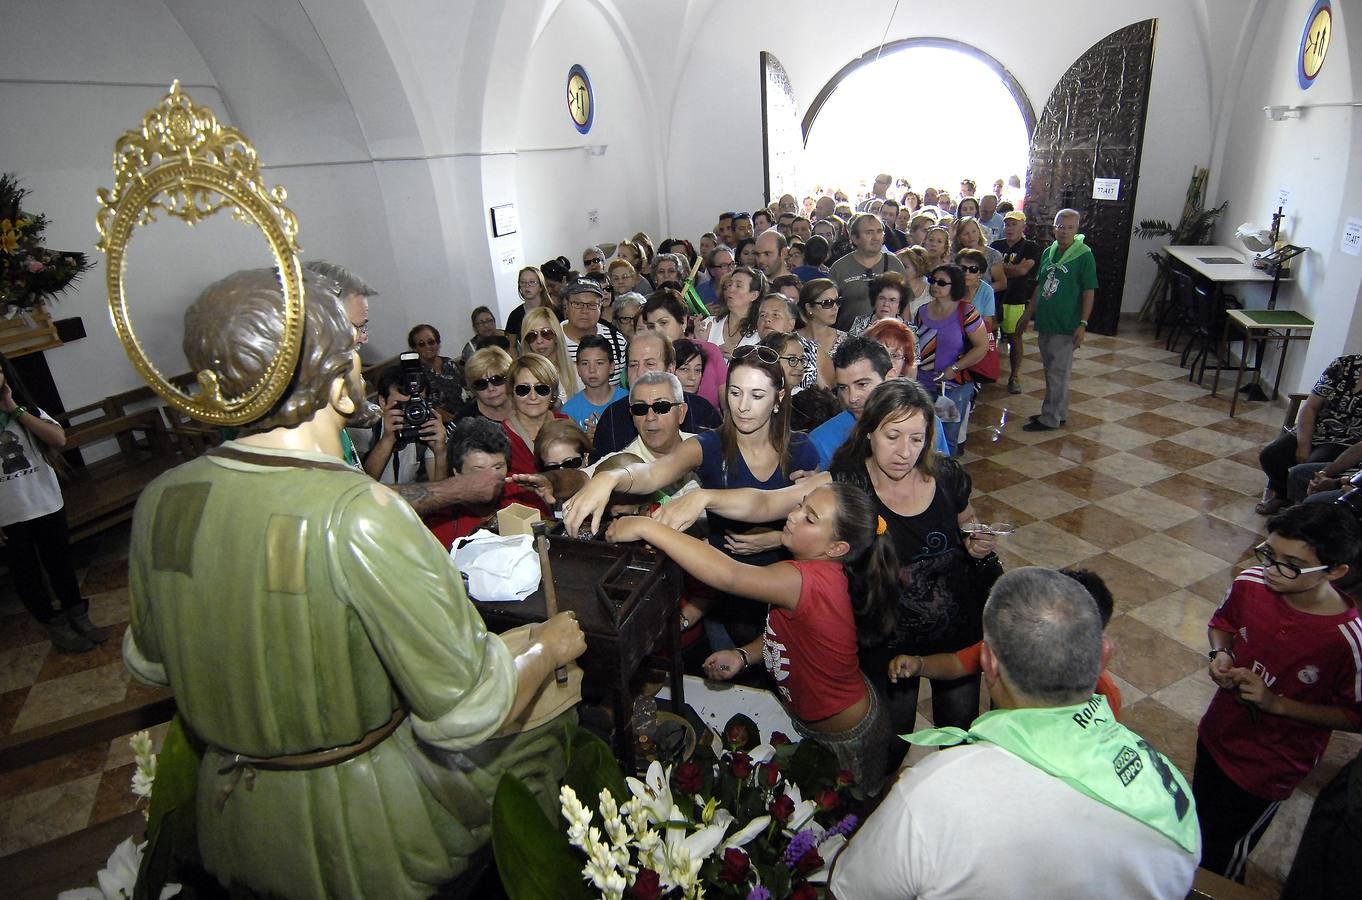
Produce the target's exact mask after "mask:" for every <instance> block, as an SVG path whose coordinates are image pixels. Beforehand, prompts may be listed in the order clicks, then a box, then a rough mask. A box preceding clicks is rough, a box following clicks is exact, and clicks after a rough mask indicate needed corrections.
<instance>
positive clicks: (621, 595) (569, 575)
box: [473, 536, 685, 764]
mask: <svg viewBox="0 0 1362 900" xmlns="http://www.w3.org/2000/svg"><path fill="white" fill-rule="evenodd" d="M549 559H550V562H551V565H552V568H553V583H554V586H555V587H556V589H557V594H558V611H559V612H564V611H566V610H569V609H570V610H572V611H574V612H575V613H577V621H578V622H580V623H581V626H582V631H583V632H585V634H586V653H585V654H583V655H582V658H581V659H579V660H578V661H577V662H578V664H579V665H580V666H581V667H582V678H583V680H582V689H583V694H585V695H588V696H589V695H591V694H592V693H601V694H605V695H608V696H609V697H610V699H611V705H612V707H613V709H614V714H615V732H614V738H615V752H616V753H617V754H619V757H620V759H621V760H624V761H625V762H626V764H627V763H628V761H629V760H631V759H632V754H633V745H634V734H633V728H632V724H631V721H630V718H631V714H632V712H633V704H634V697H635V696H637V693H638V687H639V686H638V685H637V684H636V683H635V676H636V675H637V674H638V672H639V670H640V669H641V668H643V666H644V664H645V663H647V664H649V665H652V666H656V667H658V668H661V669H663V670H664V671H666V672H667V673H668V676H669V679H670V683H671V694H672V698H673V701H672V702H673V703H674V704H675V708H680V705H681V704H682V703H684V702H685V693H684V692H685V687H684V683H683V680H682V670H681V623H680V612H681V605H680V597H681V573H680V570H679V569H678V568H677V567H676V565H675V564H674V563H673V562H672V561H671V560H669V559H668V558H667V557H666V556H663V555H662V554H659V553H657V552H656V551H653V550H651V549H649V548H647V547H645V546H643V545H642V544H629V545H623V544H607V543H605V542H603V541H579V540H574V539H572V538H567V537H561V536H553V537H550V538H549ZM473 602H474V605H475V606H476V607H477V608H478V612H480V613H481V614H482V618H483V621H485V622H486V623H487V627H488V629H490V630H491V631H495V632H502V631H509V630H510V629H512V628H516V627H519V626H521V625H526V624H529V623H532V622H542V621H544V619H545V618H546V616H545V607H544V594H543V591H542V589H541V590H538V591H535V592H534V593H533V594H531V595H530V596H528V597H526V598H525V599H524V600H522V601H520V602H519V603H483V602H480V601H477V600H474V601H473Z"/></svg>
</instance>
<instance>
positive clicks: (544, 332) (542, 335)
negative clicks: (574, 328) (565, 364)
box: [525, 328, 558, 341]
mask: <svg viewBox="0 0 1362 900" xmlns="http://www.w3.org/2000/svg"><path fill="white" fill-rule="evenodd" d="M531 338H539V339H540V340H541V341H547V340H548V339H549V338H553V339H554V340H557V338H558V334H557V332H555V331H554V330H553V329H552V328H541V329H539V330H538V331H527V332H525V340H527V341H528V340H530V339H531Z"/></svg>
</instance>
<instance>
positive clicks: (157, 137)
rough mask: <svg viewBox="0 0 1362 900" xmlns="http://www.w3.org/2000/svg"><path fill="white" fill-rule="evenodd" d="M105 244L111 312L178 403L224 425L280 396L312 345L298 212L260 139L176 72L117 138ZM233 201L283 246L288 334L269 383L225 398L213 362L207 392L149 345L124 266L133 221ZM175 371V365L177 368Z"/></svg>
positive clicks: (203, 378) (105, 195)
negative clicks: (135, 322)
mask: <svg viewBox="0 0 1362 900" xmlns="http://www.w3.org/2000/svg"><path fill="white" fill-rule="evenodd" d="M98 197H99V206H100V208H99V212H98V213H97V214H96V216H95V224H96V225H97V226H98V228H99V234H100V240H99V244H98V247H99V249H100V250H102V251H103V252H104V254H105V257H106V259H105V261H106V266H105V281H106V284H107V286H108V291H109V314H110V316H111V317H112V318H113V324H114V330H115V331H117V332H118V339H119V340H120V341H121V342H122V343H123V349H124V350H125V351H126V352H127V354H128V358H129V359H130V360H131V361H132V364H133V366H134V367H135V368H136V369H137V371H138V374H140V375H141V376H142V377H143V378H144V379H146V381H147V383H148V384H150V385H151V387H152V389H153V390H154V391H156V393H157V394H159V395H160V396H161V397H162V398H164V399H165V401H166V402H167V403H169V404H171V405H172V406H174V407H175V408H176V409H178V410H180V411H182V412H184V413H186V414H187V415H190V416H193V417H194V418H196V419H200V420H202V421H204V422H209V423H212V424H214V425H244V424H246V423H248V422H252V421H254V420H256V419H259V418H260V417H261V416H262V415H264V414H265V413H266V412H268V411H269V410H270V409H272V408H273V407H274V405H275V404H276V403H278V401H279V398H280V397H281V396H283V393H284V391H285V390H286V389H287V387H288V384H289V381H290V380H291V379H292V377H293V369H294V366H295V365H296V364H297V361H298V352H299V349H300V347H301V345H302V324H303V280H302V267H301V264H300V263H299V260H298V254H299V247H298V240H297V238H298V219H297V218H296V217H295V216H294V215H293V213H292V212H291V211H290V210H289V208H288V207H287V206H285V205H284V201H285V200H286V199H287V197H288V194H287V192H286V191H285V190H284V188H283V187H282V186H276V187H274V188H273V189H270V188H266V187H265V183H264V181H263V180H262V179H261V177H260V163H259V161H258V159H257V157H256V153H255V148H254V147H252V146H251V145H250V143H249V142H248V141H247V140H246V138H245V137H244V136H243V135H242V134H241V132H239V131H238V130H237V129H235V128H227V127H224V126H222V125H220V124H219V123H218V120H217V116H216V115H214V114H213V111H212V110H211V109H208V108H207V107H204V106H198V105H196V104H195V103H194V102H193V101H192V100H190V98H189V96H188V95H187V94H185V93H183V92H181V90H180V83H179V82H178V81H176V82H175V83H174V84H172V85H171V86H170V93H168V94H166V95H165V97H164V98H162V100H161V102H160V104H159V105H157V106H155V107H153V108H152V109H150V110H148V111H147V113H146V115H145V116H144V117H143V118H142V127H141V130H140V131H126V132H124V133H123V136H122V137H120V138H119V139H118V141H117V142H116V143H115V144H114V187H113V190H112V192H111V191H109V190H108V189H106V188H100V189H99V192H98ZM225 209H230V210H231V213H232V216H233V217H234V218H236V219H238V220H239V221H242V222H246V223H249V224H253V225H255V227H256V228H258V229H260V231H261V232H262V233H263V234H264V236H265V240H266V241H267V242H268V243H269V246H270V251H271V253H273V255H274V260H275V266H276V268H277V269H278V272H279V280H280V284H281V285H282V286H283V290H284V322H283V341H282V344H281V346H280V348H279V353H278V354H277V355H276V356H275V358H274V359H273V360H272V361H271V363H270V365H269V367H268V368H267V369H266V370H265V374H264V376H263V377H262V378H261V379H260V381H259V382H257V383H256V384H254V385H252V386H251V387H250V389H248V390H247V391H246V392H245V393H243V394H242V395H241V396H239V397H224V396H223V394H222V389H221V387H220V386H219V380H218V375H217V373H216V372H214V371H213V370H211V369H204V370H202V371H200V372H198V373H197V374H196V377H197V379H198V384H199V387H200V391H199V392H198V393H196V394H189V393H186V392H185V391H182V390H180V389H179V388H177V387H175V386H174V385H173V384H171V383H170V379H169V378H168V377H167V376H166V374H165V373H162V372H161V371H160V370H158V369H157V368H156V366H155V364H153V363H152V361H151V359H150V358H149V357H148V356H147V354H146V352H145V351H144V350H143V348H142V345H141V343H140V342H139V341H138V339H137V334H136V332H134V331H133V327H132V321H131V320H130V319H129V317H128V297H127V294H126V292H125V291H124V287H123V273H124V268H125V256H126V253H127V247H128V242H129V240H130V239H131V238H132V234H133V230H134V229H135V228H137V227H139V226H142V225H145V224H147V223H149V222H154V221H156V218H157V214H158V212H159V213H164V214H165V215H168V216H173V217H175V218H177V219H181V220H183V221H184V222H185V223H187V224H189V225H191V226H192V225H194V224H195V223H197V222H200V221H202V220H204V219H206V218H208V217H209V216H212V215H215V214H216V213H218V212H221V211H222V210H225ZM172 374H173V373H172Z"/></svg>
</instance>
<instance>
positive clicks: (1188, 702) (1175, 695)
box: [1150, 666, 1220, 722]
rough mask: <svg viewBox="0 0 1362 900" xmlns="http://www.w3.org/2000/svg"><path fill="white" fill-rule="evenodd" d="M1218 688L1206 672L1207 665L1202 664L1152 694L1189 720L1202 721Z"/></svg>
mask: <svg viewBox="0 0 1362 900" xmlns="http://www.w3.org/2000/svg"><path fill="white" fill-rule="evenodd" d="M1218 690H1220V689H1219V688H1218V687H1216V686H1215V682H1214V681H1211V676H1210V675H1208V674H1206V666H1202V667H1201V668H1200V669H1198V670H1197V671H1195V672H1191V673H1189V674H1187V675H1184V676H1183V677H1182V678H1180V679H1178V680H1177V681H1175V682H1173V683H1172V684H1170V685H1167V686H1165V687H1161V688H1159V689H1158V690H1157V691H1155V692H1154V693H1153V694H1151V695H1150V696H1151V697H1153V698H1154V699H1155V700H1157V701H1159V702H1160V703H1162V704H1163V705H1164V706H1166V707H1168V708H1169V709H1171V710H1172V711H1173V712H1175V713H1177V714H1178V715H1180V716H1182V717H1183V718H1184V719H1186V720H1187V721H1189V722H1200V721H1201V717H1202V715H1203V714H1204V713H1205V712H1206V707H1208V706H1210V705H1211V698H1212V697H1214V696H1215V694H1216V691H1218Z"/></svg>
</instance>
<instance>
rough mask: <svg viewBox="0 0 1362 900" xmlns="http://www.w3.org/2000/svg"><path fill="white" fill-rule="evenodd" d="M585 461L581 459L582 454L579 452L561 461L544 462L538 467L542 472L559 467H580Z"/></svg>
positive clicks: (554, 470)
mask: <svg viewBox="0 0 1362 900" xmlns="http://www.w3.org/2000/svg"><path fill="white" fill-rule="evenodd" d="M585 462H586V460H585V459H583V458H582V454H580V453H579V454H577V455H576V456H569V457H568V458H567V459H565V460H562V461H561V462H556V463H544V464H543V465H542V466H540V467H539V469H540V471H542V472H556V471H558V470H559V469H580V468H581V467H582V464H583V463H585Z"/></svg>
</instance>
